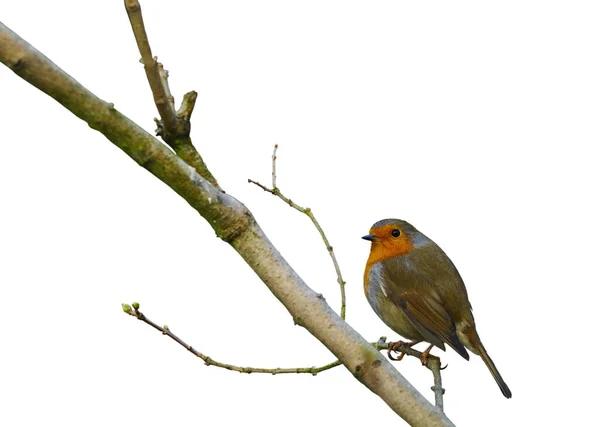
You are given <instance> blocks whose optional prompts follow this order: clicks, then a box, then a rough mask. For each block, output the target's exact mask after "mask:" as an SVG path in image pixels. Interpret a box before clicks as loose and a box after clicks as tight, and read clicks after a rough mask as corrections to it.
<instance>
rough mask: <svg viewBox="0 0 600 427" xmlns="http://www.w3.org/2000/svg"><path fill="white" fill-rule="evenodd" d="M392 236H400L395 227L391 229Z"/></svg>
mask: <svg viewBox="0 0 600 427" xmlns="http://www.w3.org/2000/svg"><path fill="white" fill-rule="evenodd" d="M392 236H394V237H398V236H400V230H398V229H397V228H394V229H393V230H392Z"/></svg>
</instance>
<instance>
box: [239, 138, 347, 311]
mask: <svg viewBox="0 0 600 427" xmlns="http://www.w3.org/2000/svg"><path fill="white" fill-rule="evenodd" d="M278 147H279V145H277V144H275V147H273V155H272V156H271V158H272V161H273V166H272V172H271V177H272V185H273V188H267V187H266V186H264V185H262V184H261V183H259V182H257V181H253V180H251V179H249V180H248V182H249V183H251V184H254V185H257V186H258V187H260V188H262V189H263V190H264V191H266V192H268V193H271V194H273V195H274V196H277V197H279V198H280V199H281V200H283V201H284V202H285V203H287V204H288V205H289V206H291V207H292V208H294V209H296V210H297V211H299V212H302V213H303V214H305V215H306V216H308V217H309V218H310V220H311V221H312V223H313V225H314V226H315V228H316V229H317V231H318V232H319V234H320V235H321V239H323V243H325V247H326V248H327V252H329V256H330V257H331V261H332V262H333V268H335V273H336V274H337V282H338V284H339V285H340V294H341V299H342V307H341V309H340V316H341V318H342V319H346V282H345V281H344V279H343V278H342V271H341V270H340V265H339V264H338V262H337V258H336V257H335V252H333V246H331V245H330V244H329V240H328V239H327V236H325V231H323V229H322V228H321V225H320V224H319V222H318V221H317V218H315V215H314V214H313V213H312V210H311V209H310V208H308V207H307V208H303V207H302V206H300V205H297V204H296V203H294V202H292V200H291V199H288V198H287V197H285V196H284V195H283V193H282V192H281V190H280V189H279V187H277V148H278Z"/></svg>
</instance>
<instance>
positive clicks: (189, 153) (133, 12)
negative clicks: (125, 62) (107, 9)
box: [125, 0, 221, 190]
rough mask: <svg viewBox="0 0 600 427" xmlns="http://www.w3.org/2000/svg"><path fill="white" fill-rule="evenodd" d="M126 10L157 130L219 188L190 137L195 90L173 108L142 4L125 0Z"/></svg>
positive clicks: (187, 160)
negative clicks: (146, 80)
mask: <svg viewBox="0 0 600 427" xmlns="http://www.w3.org/2000/svg"><path fill="white" fill-rule="evenodd" d="M125 10H126V11H127V16H128V17H129V22H130V23H131V29H132V30H133V35H134V37H135V41H136V43H137V46H138V49H139V51H140V55H142V59H141V62H142V64H144V71H146V77H147V79H148V83H149V84H150V89H151V90H152V96H153V97H154V104H156V109H157V110H158V114H159V115H160V120H158V119H154V121H155V122H156V134H157V135H159V136H160V137H162V139H163V140H164V141H165V142H166V143H167V144H168V145H169V146H170V147H171V148H173V150H175V152H176V153H177V155H178V156H179V157H181V158H182V159H183V160H184V161H185V162H186V163H187V164H188V165H190V166H192V167H193V168H194V169H196V172H198V173H199V174H200V176H202V177H203V178H204V179H206V180H207V181H209V182H210V183H211V184H212V185H213V186H214V187H216V188H217V189H219V190H221V187H219V184H218V183H217V180H216V179H215V177H214V176H213V175H212V173H211V172H210V170H209V169H208V167H207V166H206V163H205V162H204V160H203V159H202V156H200V153H198V150H196V147H194V144H193V143H192V139H191V137H190V129H191V124H190V118H191V117H192V112H193V111H194V106H195V105H196V98H197V97H198V94H197V93H196V92H194V91H192V92H188V93H186V94H185V95H184V97H183V101H182V102H181V107H180V108H179V110H177V111H175V100H174V98H173V95H171V89H170V88H169V80H168V78H169V72H168V71H167V70H165V69H164V67H163V64H161V63H160V62H158V60H157V58H156V57H155V56H152V49H151V48H150V42H149V41H148V35H147V34H146V27H145V25H144V18H143V16H142V7H141V6H140V3H139V2H138V0H125Z"/></svg>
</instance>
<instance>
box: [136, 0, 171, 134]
mask: <svg viewBox="0 0 600 427" xmlns="http://www.w3.org/2000/svg"><path fill="white" fill-rule="evenodd" d="M125 9H126V10H127V16H129V22H130V23H131V29H132V30H133V34H134V36H135V41H136V43H137V45H138V49H139V51H140V54H141V55H142V60H141V62H142V64H144V70H145V71H146V77H147V78H148V83H150V89H151V90H152V95H153V96H154V103H155V104H156V108H157V109H158V114H159V115H160V118H161V120H162V127H163V129H164V130H171V129H175V128H176V127H177V114H176V113H175V106H174V104H175V101H174V99H173V96H172V95H171V90H170V89H169V82H168V80H167V79H168V77H169V73H168V72H167V70H165V69H164V68H163V65H162V64H161V63H160V62H158V60H157V58H156V57H155V56H152V49H151V48H150V42H149V41H148V35H147V34H146V27H145V25H144V18H143V17H142V7H141V6H140V3H139V2H138V1H137V0H125Z"/></svg>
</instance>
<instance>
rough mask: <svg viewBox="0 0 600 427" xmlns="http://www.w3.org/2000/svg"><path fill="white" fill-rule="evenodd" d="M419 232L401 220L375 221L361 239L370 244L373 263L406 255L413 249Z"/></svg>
mask: <svg viewBox="0 0 600 427" xmlns="http://www.w3.org/2000/svg"><path fill="white" fill-rule="evenodd" d="M419 234H420V233H419V231H418V230H417V229H416V228H415V227H413V226H412V225H410V224H409V223H408V222H406V221H403V220H401V219H382V220H381V221H377V222H376V223H375V224H373V226H372V227H371V229H370V230H369V234H367V235H366V236H363V239H365V240H368V241H370V242H371V258H373V260H372V261H373V262H377V261H382V260H384V259H387V258H391V257H393V256H398V255H406V254H408V253H409V252H410V251H411V250H412V249H413V248H414V239H415V237H416V236H417V235H419Z"/></svg>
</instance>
